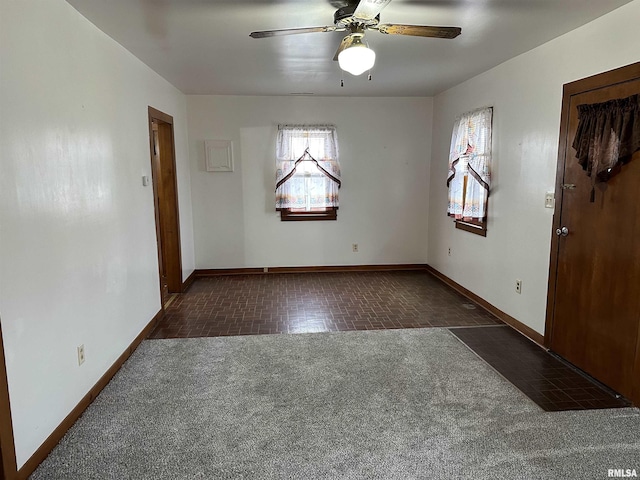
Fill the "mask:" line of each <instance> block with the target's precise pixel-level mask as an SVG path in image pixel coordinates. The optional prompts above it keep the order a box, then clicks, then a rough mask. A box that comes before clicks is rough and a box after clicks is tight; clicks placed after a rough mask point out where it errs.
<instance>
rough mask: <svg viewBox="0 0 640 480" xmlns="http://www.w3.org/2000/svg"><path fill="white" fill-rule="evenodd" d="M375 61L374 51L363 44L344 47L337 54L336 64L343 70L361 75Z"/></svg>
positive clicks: (371, 66) (369, 68)
mask: <svg viewBox="0 0 640 480" xmlns="http://www.w3.org/2000/svg"><path fill="white" fill-rule="evenodd" d="M375 63H376V52H374V51H373V50H371V49H370V48H368V47H367V46H366V45H364V44H360V45H353V46H351V47H349V48H346V49H344V50H343V51H341V52H340V54H339V55H338V64H339V65H340V68H341V69H342V70H344V71H345V72H349V73H350V74H351V75H355V76H358V75H361V74H362V73H364V72H366V71H367V70H371V68H373V65H374V64H375Z"/></svg>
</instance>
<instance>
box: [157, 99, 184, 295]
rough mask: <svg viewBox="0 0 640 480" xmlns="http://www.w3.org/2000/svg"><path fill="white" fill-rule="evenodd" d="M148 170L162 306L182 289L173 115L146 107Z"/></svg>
mask: <svg viewBox="0 0 640 480" xmlns="http://www.w3.org/2000/svg"><path fill="white" fill-rule="evenodd" d="M149 136H150V147H151V166H152V168H151V172H152V175H153V193H154V207H155V219H156V235H157V240H158V264H159V265H158V268H159V274H160V289H161V295H162V305H164V304H165V302H166V301H167V299H168V298H169V293H180V292H181V291H182V258H181V248H180V220H179V213H178V212H179V209H178V186H177V175H176V158H175V143H174V133H173V117H171V116H170V115H167V114H165V113H162V112H160V111H159V110H156V109H154V108H152V107H149Z"/></svg>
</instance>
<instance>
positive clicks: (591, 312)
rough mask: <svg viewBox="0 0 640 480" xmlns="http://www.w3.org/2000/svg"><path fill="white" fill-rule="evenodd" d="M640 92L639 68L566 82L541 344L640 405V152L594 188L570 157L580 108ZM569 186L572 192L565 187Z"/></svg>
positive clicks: (572, 154)
mask: <svg viewBox="0 0 640 480" xmlns="http://www.w3.org/2000/svg"><path fill="white" fill-rule="evenodd" d="M634 93H640V64H634V65H631V66H629V67H625V68H622V69H617V70H614V71H612V72H608V73H605V74H601V75H598V76H594V77H590V78H588V79H585V80H583V81H578V82H573V83H571V84H568V85H565V91H564V96H563V115H562V123H561V137H560V148H559V161H558V175H557V182H556V183H557V184H556V192H558V195H557V197H558V199H557V205H556V212H555V215H554V230H555V229H557V228H561V227H563V226H566V227H567V228H568V229H569V235H568V236H566V237H557V236H555V235H554V237H553V242H552V255H551V266H550V275H549V278H550V281H549V302H548V305H547V326H546V330H545V332H546V336H545V344H546V345H547V346H548V347H549V348H550V349H551V350H553V351H554V352H556V353H558V354H560V355H561V356H562V357H564V358H566V359H567V360H569V361H570V362H572V363H573V364H575V365H576V366H578V367H580V368H581V369H583V370H584V371H586V372H587V373H589V374H590V375H592V376H593V377H594V378H597V379H598V380H600V381H602V382H603V383H604V384H606V385H608V386H610V387H611V388H613V389H614V390H616V391H618V392H619V393H621V394H623V395H625V396H626V397H627V398H630V399H631V400H632V401H634V403H636V404H638V403H640V381H639V380H638V377H639V376H640V363H639V359H638V353H637V352H638V350H639V342H640V338H639V324H640V296H639V295H638V294H637V291H638V286H639V285H640V223H639V221H640V202H638V201H637V191H638V186H639V185H640V153H636V154H635V155H634V158H633V160H632V161H631V162H630V163H629V164H627V165H625V166H624V167H623V168H622V172H621V173H619V174H618V175H617V176H615V177H613V178H611V179H610V180H609V181H608V182H607V183H605V184H600V185H598V186H596V195H595V202H593V203H591V202H590V201H589V200H590V199H589V197H590V192H591V188H592V184H591V179H590V178H589V177H587V175H586V173H585V172H584V170H583V169H582V167H581V166H580V165H578V163H577V159H576V158H575V150H573V147H572V143H573V139H574V136H575V132H576V128H577V125H578V118H577V108H576V107H577V105H579V104H584V103H599V102H603V101H606V100H610V99H613V98H624V97H628V96H630V95H632V94H634ZM563 184H568V185H570V184H574V185H576V187H575V188H574V189H564V190H563V189H562V185H563Z"/></svg>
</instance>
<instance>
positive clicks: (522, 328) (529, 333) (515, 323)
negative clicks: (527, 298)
mask: <svg viewBox="0 0 640 480" xmlns="http://www.w3.org/2000/svg"><path fill="white" fill-rule="evenodd" d="M426 270H427V271H428V272H429V273H430V274H431V275H433V276H434V277H436V278H437V279H439V280H441V281H442V282H444V283H446V284H447V285H448V286H450V287H451V288H453V289H454V290H456V291H457V292H458V293H461V294H462V295H464V296H465V297H467V298H468V299H469V300H471V301H472V302H474V303H477V304H478V305H479V306H481V307H482V308H484V309H485V310H486V311H487V312H489V313H490V314H492V315H493V316H494V317H497V318H498V319H499V320H502V321H503V322H504V323H506V324H507V325H509V326H510V327H512V328H514V329H515V330H517V331H518V332H520V333H521V334H523V335H524V336H526V337H529V338H530V339H531V340H533V341H534V342H536V343H537V344H538V345H540V346H543V344H544V336H543V335H540V334H539V333H538V332H536V331H535V330H534V329H532V328H531V327H528V326H526V325H525V324H524V323H522V322H520V321H519V320H516V319H515V318H513V317H512V316H511V315H509V314H507V313H504V312H503V311H502V310H500V309H499V308H497V307H494V306H493V305H491V304H490V303H489V302H487V301H486V300H485V299H484V298H481V297H479V296H478V295H476V294H475V293H473V292H472V291H470V290H467V289H466V288H464V287H463V286H462V285H460V284H459V283H456V282H455V281H453V280H451V279H450V278H449V277H447V276H446V275H445V274H444V273H440V272H439V271H438V270H436V269H435V268H433V267H432V266H431V265H427V266H426Z"/></svg>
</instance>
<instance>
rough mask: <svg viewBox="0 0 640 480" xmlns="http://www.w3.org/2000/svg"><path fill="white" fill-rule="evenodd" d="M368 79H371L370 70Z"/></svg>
mask: <svg viewBox="0 0 640 480" xmlns="http://www.w3.org/2000/svg"><path fill="white" fill-rule="evenodd" d="M369 81H371V71H369Z"/></svg>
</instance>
